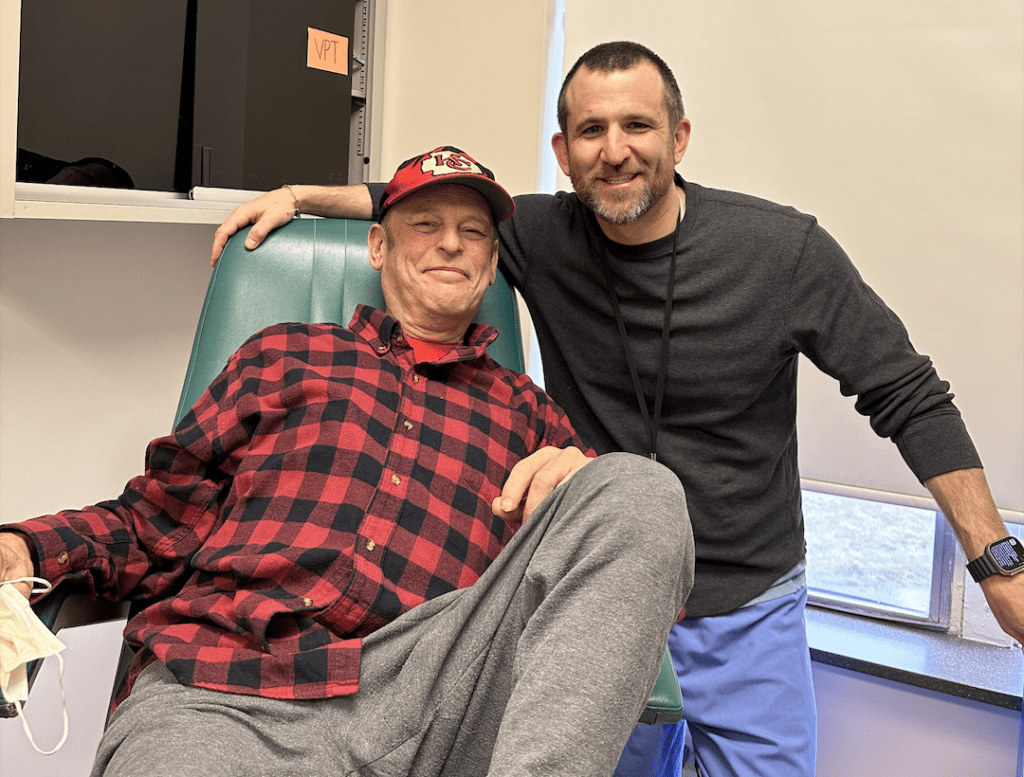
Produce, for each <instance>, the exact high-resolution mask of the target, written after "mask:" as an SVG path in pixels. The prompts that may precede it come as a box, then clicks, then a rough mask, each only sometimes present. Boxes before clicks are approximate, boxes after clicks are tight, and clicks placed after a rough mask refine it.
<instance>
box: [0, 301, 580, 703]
mask: <svg viewBox="0 0 1024 777" xmlns="http://www.w3.org/2000/svg"><path fill="white" fill-rule="evenodd" d="M496 336H497V332H496V330H494V329H493V328H490V327H484V326H473V327H472V328H471V329H470V331H469V333H468V335H467V339H466V342H467V343H468V344H467V345H464V346H460V347H459V348H457V349H456V350H455V351H453V352H451V353H449V354H448V355H447V356H446V357H445V358H443V359H441V360H440V361H438V362H434V363H421V364H416V362H415V359H414V356H413V352H412V350H411V348H410V347H409V346H408V344H407V343H405V342H404V341H403V338H402V336H401V328H400V327H399V326H398V325H397V324H396V323H395V322H394V320H393V319H391V318H389V317H387V316H386V315H385V314H383V313H381V312H379V311H376V310H373V309H372V308H367V307H361V308H360V309H359V310H358V311H357V312H356V315H355V316H354V317H353V319H352V323H351V324H350V328H349V329H344V328H342V327H340V326H336V325H330V324H310V325H306V324H279V325H276V326H272V327H269V328H267V329H264V330H263V331H261V332H259V333H258V334H256V335H254V336H253V337H252V338H251V339H250V340H249V341H248V342H247V343H245V345H243V346H242V347H241V348H240V349H239V350H238V351H237V352H236V353H235V355H234V356H232V358H231V359H230V361H229V362H228V365H227V367H226V368H225V370H224V372H222V373H221V375H220V376H219V377H218V378H217V379H216V380H215V381H214V382H213V383H212V384H211V386H210V388H209V389H208V390H207V392H206V393H205V394H204V395H203V397H202V398H201V399H200V400H199V401H198V402H197V403H196V405H195V406H194V407H193V408H192V410H191V412H190V413H189V414H188V415H187V416H186V417H185V418H184V419H183V420H182V422H181V423H180V424H179V425H178V427H177V429H176V430H175V431H174V433H173V434H171V435H169V436H167V437H164V438H161V439H157V440H155V441H153V442H152V443H151V444H150V446H149V450H148V453H147V461H146V474H145V475H144V476H141V477H138V478H135V479H133V480H132V481H130V482H129V483H128V485H127V487H126V489H125V492H124V493H123V494H122V495H121V497H120V498H119V499H118V500H116V501H112V502H106V503H103V504H100V505H96V506H94V507H91V508H86V509H84V510H81V511H66V512H62V513H59V514H57V515H55V516H46V517H43V518H38V519H33V520H30V521H27V522H25V523H22V524H16V525H15V526H13V527H8V528H15V529H18V530H21V531H24V532H27V533H29V534H30V536H31V537H32V538H33V539H34V541H35V544H36V550H37V554H38V558H39V561H40V567H41V569H40V571H41V573H42V575H43V576H44V577H46V578H48V579H49V580H52V581H55V582H57V581H61V580H64V579H69V578H70V579H79V580H80V581H83V582H85V583H86V584H88V585H90V586H91V587H92V588H94V589H95V590H96V591H98V592H100V593H101V594H104V595H107V596H110V597H113V598H123V597H126V596H129V595H135V594H140V593H141V594H143V595H145V596H146V597H152V598H156V599H159V601H158V602H157V603H155V604H153V605H151V606H149V607H148V608H147V609H145V610H144V611H143V612H141V613H140V614H139V615H137V616H136V617H135V618H133V619H132V620H131V621H130V622H129V623H128V626H127V628H126V630H125V633H126V637H127V638H128V640H129V642H130V643H132V644H135V645H138V646H141V648H142V649H141V650H140V651H139V656H138V657H137V658H136V662H135V665H134V666H133V667H132V672H131V675H130V682H133V681H134V678H135V677H136V676H137V674H138V672H139V671H141V669H142V667H143V666H145V665H146V664H147V663H149V662H150V661H152V660H153V659H154V658H155V659H157V660H159V661H161V662H163V663H164V664H165V665H166V666H167V667H168V668H169V669H170V670H171V671H172V672H173V673H174V675H175V676H176V677H177V678H178V680H179V681H180V682H182V683H184V684H188V685H196V686H201V687H204V688H212V689H215V690H221V691H230V692H235V693H242V694H252V695H259V696H266V697H272V698H283V699H318V698H325V697H331V696H340V695H345V694H350V693H354V692H355V691H357V690H358V687H359V686H358V681H359V657H360V649H361V644H362V643H361V638H362V637H364V636H366V635H367V634H369V633H371V632H372V631H374V630H375V629H377V628H379V627H380V626H382V625H383V624H385V623H388V622H389V621H391V620H393V619H394V618H396V617H397V616H398V615H400V614H401V613H404V612H406V611H408V610H410V609H411V608H413V607H415V606H416V605H418V604H420V603H422V602H424V601H426V600H427V599H430V598H432V597H435V596H437V595H439V594H442V593H445V592H447V591H451V590H454V589H456V588H462V587H465V586H469V585H471V584H472V583H473V582H474V581H475V580H476V579H477V578H478V577H479V576H480V574H481V573H482V572H483V570H484V569H485V568H486V567H487V565H488V564H489V563H490V562H491V561H492V560H493V559H494V558H495V557H496V556H497V555H498V553H499V552H500V551H501V549H502V547H503V546H504V545H505V543H506V542H507V541H508V540H509V538H510V537H511V535H512V533H513V532H514V530H515V527H510V526H508V525H507V524H506V523H505V522H504V521H502V520H501V519H499V518H496V517H495V516H494V515H493V514H492V512H491V502H492V500H493V499H494V497H496V496H497V495H498V494H499V493H500V490H501V486H502V484H503V483H504V481H505V479H506V477H507V475H508V473H509V470H510V469H511V468H512V466H513V465H514V464H515V463H516V462H518V461H519V460H520V459H522V458H523V457H525V456H527V455H528V454H530V453H532V452H534V451H536V450H537V449H538V448H540V447H543V446H545V445H554V446H558V447H564V446H566V445H569V444H573V445H578V446H580V447H583V446H582V444H581V443H580V442H579V440H578V439H577V438H576V436H575V433H574V432H573V430H572V427H571V426H570V424H569V422H568V420H567V419H566V417H565V415H564V413H562V411H561V410H559V409H558V408H557V407H556V406H555V405H554V404H553V403H552V401H551V399H550V398H549V397H548V396H547V395H546V394H544V393H543V392H542V391H541V390H540V389H539V388H538V387H537V386H535V385H534V384H533V383H532V382H531V381H530V380H529V379H528V378H526V377H525V376H522V375H519V374H517V373H513V372H510V371H509V370H506V369H504V368H502V367H499V366H498V365H497V364H495V362H494V361H493V360H492V359H491V358H490V357H489V356H488V355H487V354H486V347H487V344H488V343H490V342H491V341H492V340H493V339H494V338H495V337H496Z"/></svg>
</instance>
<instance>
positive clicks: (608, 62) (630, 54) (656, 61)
mask: <svg viewBox="0 0 1024 777" xmlns="http://www.w3.org/2000/svg"><path fill="white" fill-rule="evenodd" d="M644 61H646V62H650V63H651V64H652V65H654V66H655V67H656V68H657V69H658V72H659V73H661V80H662V81H663V82H664V84H665V108H666V109H667V110H668V118H669V122H670V124H671V126H673V127H675V126H676V125H677V124H679V122H680V121H682V119H683V117H684V116H686V113H685V112H684V111H683V95H682V93H681V92H680V91H679V84H677V83H676V77H675V76H674V75H672V70H671V69H670V68H669V66H668V65H666V64H665V60H663V59H662V58H661V57H659V56H658V55H657V54H655V53H654V52H653V51H651V50H650V49H649V48H647V47H646V46H642V45H640V44H639V43H633V42H631V41H625V40H619V41H612V42H611V43H599V44H598V45H596V46H594V47H593V48H592V49H590V51H588V52H587V53H586V54H584V55H583V56H582V57H580V58H579V59H577V60H576V64H575V65H573V66H572V68H571V69H570V70H569V72H568V73H567V74H566V76H565V80H564V81H563V82H562V90H561V91H560V92H559V93H558V128H559V129H560V130H561V131H562V134H563V135H564V134H565V132H566V122H567V120H568V112H569V109H568V106H567V105H566V99H565V93H566V90H567V89H568V87H569V82H570V81H572V77H573V76H574V75H576V71H577V70H579V69H580V67H581V66H582V67H586V68H588V69H590V70H598V71H601V72H604V73H611V72H614V71H616V70H629V69H630V68H633V67H636V66H637V65H638V64H640V63H641V62H644Z"/></svg>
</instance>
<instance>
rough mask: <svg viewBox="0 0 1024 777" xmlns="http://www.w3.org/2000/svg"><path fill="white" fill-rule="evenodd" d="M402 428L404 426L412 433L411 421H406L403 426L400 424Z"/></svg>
mask: <svg viewBox="0 0 1024 777" xmlns="http://www.w3.org/2000/svg"><path fill="white" fill-rule="evenodd" d="M402 426H404V427H405V428H406V429H408V430H409V431H410V432H411V431H412V421H406V422H405V423H404V424H402Z"/></svg>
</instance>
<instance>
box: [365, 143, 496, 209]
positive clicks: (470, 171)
mask: <svg viewBox="0 0 1024 777" xmlns="http://www.w3.org/2000/svg"><path fill="white" fill-rule="evenodd" d="M439 183H454V184H458V185H459V186H468V187H470V188H471V189H476V190H477V191H478V192H480V194H482V195H483V196H484V198H485V199H486V200H487V204H488V205H490V206H491V213H493V214H494V221H495V222H496V223H497V222H501V221H504V220H505V219H507V218H508V217H509V216H511V215H512V211H514V210H515V209H516V206H515V203H513V202H512V198H511V197H510V196H509V193H508V192H506V191H505V190H504V189H503V188H501V186H499V185H498V183H497V182H496V181H495V180H494V173H492V172H491V171H490V170H488V169H487V168H486V167H484V166H483V165H482V164H480V163H479V162H477V161H476V160H475V159H473V157H471V156H470V155H469V154H467V153H466V152H465V151H462V150H461V149H458V148H455V147H454V146H440V147H439V148H435V149H434V150H433V151H428V152H427V153H426V154H421V155H420V156H417V157H413V158H412V159H407V160H406V161H404V162H402V164H400V165H399V166H398V169H397V170H396V171H395V175H394V177H393V178H392V179H391V182H390V183H389V184H388V185H387V187H386V188H385V189H384V195H383V196H382V197H381V200H380V207H379V208H378V213H379V215H378V218H377V220H378V221H383V220H384V214H385V213H387V212H388V209H389V208H390V207H391V206H392V205H394V204H395V203H396V202H399V201H401V200H402V199H403V198H405V197H407V196H409V195H410V194H412V193H413V192H415V191H419V190H420V189H422V188H423V187H424V186H431V185H433V184H439Z"/></svg>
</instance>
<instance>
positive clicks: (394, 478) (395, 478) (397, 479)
mask: <svg viewBox="0 0 1024 777" xmlns="http://www.w3.org/2000/svg"><path fill="white" fill-rule="evenodd" d="M391 482H392V483H394V484H395V485H396V486H399V485H401V484H402V479H401V478H400V477H398V475H392V476H391Z"/></svg>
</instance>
